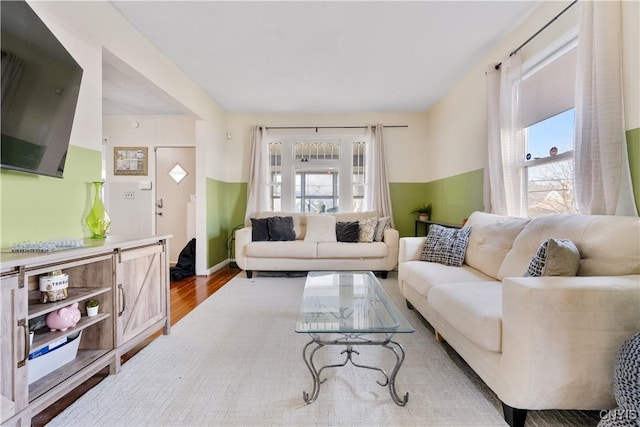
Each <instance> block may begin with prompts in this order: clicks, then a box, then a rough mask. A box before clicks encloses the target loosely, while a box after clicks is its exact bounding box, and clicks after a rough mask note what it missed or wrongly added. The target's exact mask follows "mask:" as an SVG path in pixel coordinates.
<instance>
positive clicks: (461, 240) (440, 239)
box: [420, 224, 471, 267]
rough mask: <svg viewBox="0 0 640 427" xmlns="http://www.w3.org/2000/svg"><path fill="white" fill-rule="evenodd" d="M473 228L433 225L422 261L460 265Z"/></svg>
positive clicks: (426, 241) (421, 257)
mask: <svg viewBox="0 0 640 427" xmlns="http://www.w3.org/2000/svg"><path fill="white" fill-rule="evenodd" d="M469 233H471V228H469V227H464V228H462V229H458V228H448V227H443V226H441V225H436V224H434V225H432V226H431V227H430V228H429V234H427V239H426V240H425V242H424V248H423V249H422V253H421V254H420V261H432V262H438V263H440V264H444V265H452V266H456V267H460V266H461V265H462V262H463V261H464V254H465V252H466V250H467V244H468V242H469Z"/></svg>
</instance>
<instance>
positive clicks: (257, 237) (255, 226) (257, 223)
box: [251, 218, 269, 242]
mask: <svg viewBox="0 0 640 427" xmlns="http://www.w3.org/2000/svg"><path fill="white" fill-rule="evenodd" d="M251 240H252V241H253V242H266V241H267V240H269V224H268V223H267V218H251Z"/></svg>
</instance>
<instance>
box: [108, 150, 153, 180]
mask: <svg viewBox="0 0 640 427" xmlns="http://www.w3.org/2000/svg"><path fill="white" fill-rule="evenodd" d="M148 151H149V150H148V147H114V148H113V174H114V175H148V164H149V158H148Z"/></svg>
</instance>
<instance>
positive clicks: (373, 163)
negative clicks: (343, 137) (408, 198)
mask: <svg viewBox="0 0 640 427" xmlns="http://www.w3.org/2000/svg"><path fill="white" fill-rule="evenodd" d="M383 132H384V126H383V125H381V124H376V125H374V126H367V130H366V133H365V138H366V143H367V149H366V156H367V158H366V166H365V168H366V172H365V185H366V188H365V196H364V207H365V210H374V211H377V212H378V213H379V214H380V215H381V216H388V217H391V226H392V227H394V223H393V210H392V209H391V192H390V191H389V178H388V175H387V161H386V158H387V157H386V156H385V150H384V141H383Z"/></svg>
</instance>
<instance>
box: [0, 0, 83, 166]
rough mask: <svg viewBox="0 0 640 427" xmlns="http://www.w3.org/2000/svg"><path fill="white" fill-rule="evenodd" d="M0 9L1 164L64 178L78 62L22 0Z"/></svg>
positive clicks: (79, 72)
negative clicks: (0, 76)
mask: <svg viewBox="0 0 640 427" xmlns="http://www.w3.org/2000/svg"><path fill="white" fill-rule="evenodd" d="M0 15H1V16H2V18H1V19H2V22H1V26H0V31H1V33H2V34H1V37H2V38H1V41H0V44H1V45H2V98H1V99H2V101H1V102H2V108H1V115H2V116H1V120H2V140H1V142H0V167H2V168H4V169H11V170H16V171H21V172H28V173H34V174H39V175H47V176H53V177H57V178H62V176H63V172H64V166H65V161H66V157H67V150H68V148H69V138H70V136H71V127H72V125H73V118H74V115H75V111H76V104H77V102H78V94H79V92H80V82H81V80H82V68H81V67H80V65H79V64H78V63H77V62H76V61H75V60H74V59H73V57H72V56H71V55H70V54H69V52H68V51H67V50H66V49H65V48H64V46H63V45H62V44H61V43H60V42H59V41H58V39H57V38H56V37H55V36H54V35H53V33H52V32H51V31H50V30H49V29H48V28H47V26H46V25H45V24H44V22H42V20H41V19H40V18H39V17H38V15H36V13H35V12H34V11H33V10H32V9H31V7H30V6H29V5H28V4H27V3H26V2H24V1H2V2H0Z"/></svg>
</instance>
